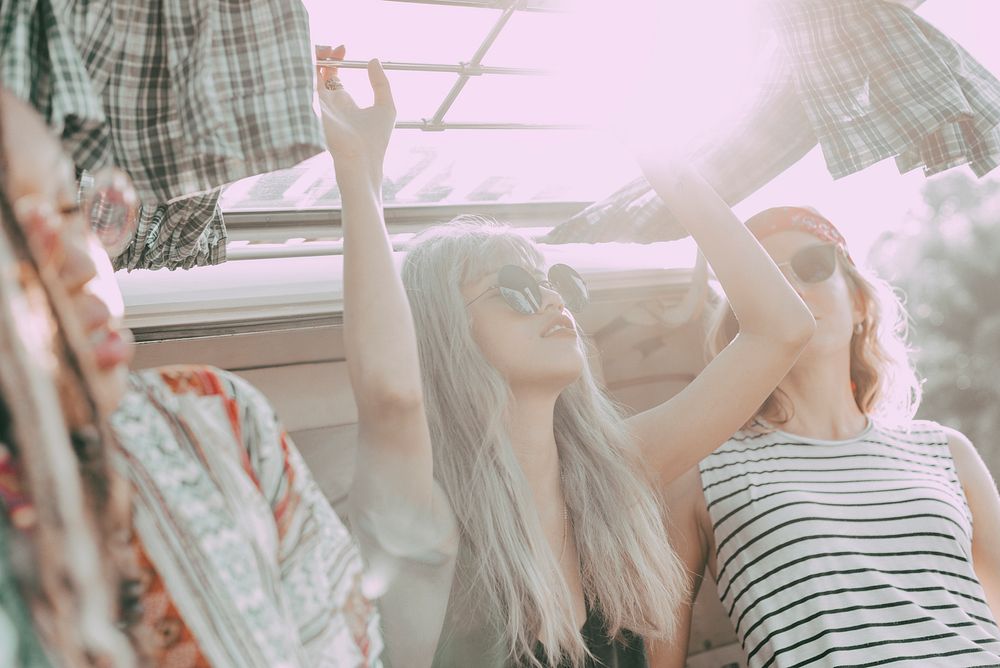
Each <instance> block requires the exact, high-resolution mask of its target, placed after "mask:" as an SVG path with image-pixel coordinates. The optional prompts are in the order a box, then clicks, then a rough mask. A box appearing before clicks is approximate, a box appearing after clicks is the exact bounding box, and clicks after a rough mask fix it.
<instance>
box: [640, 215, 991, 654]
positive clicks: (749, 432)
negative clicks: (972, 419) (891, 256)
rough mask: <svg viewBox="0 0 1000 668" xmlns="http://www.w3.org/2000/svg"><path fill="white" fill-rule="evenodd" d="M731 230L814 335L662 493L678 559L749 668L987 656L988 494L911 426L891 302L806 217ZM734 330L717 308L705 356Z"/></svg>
mask: <svg viewBox="0 0 1000 668" xmlns="http://www.w3.org/2000/svg"><path fill="white" fill-rule="evenodd" d="M747 227H748V228H749V229H750V231H751V232H752V233H753V234H754V235H755V236H756V237H757V238H758V239H759V240H760V242H761V244H762V245H763V246H764V248H765V249H766V250H767V251H768V252H769V253H770V254H771V257H772V258H774V261H775V262H776V263H777V264H778V266H779V267H780V268H781V269H782V270H783V271H784V272H785V275H786V276H787V277H788V279H789V281H790V282H791V283H792V285H793V286H795V288H796V290H797V291H798V293H799V295H800V296H801V297H802V299H803V300H804V301H805V302H806V304H807V305H808V306H809V308H810V310H811V311H812V313H813V316H814V317H815V318H816V323H817V328H816V334H815V335H814V336H813V339H812V341H811V342H810V343H809V345H808V346H807V347H806V348H805V350H804V351H803V352H802V354H801V355H800V356H799V359H798V361H797V362H796V363H795V365H794V366H793V367H792V369H791V371H789V372H788V375H787V376H785V378H784V380H782V381H781V383H780V384H779V385H778V388H777V389H776V390H775V391H774V392H773V393H772V394H771V396H769V397H768V398H767V400H766V401H764V402H763V404H762V405H761V407H760V408H759V410H757V412H756V415H755V416H754V418H753V419H752V420H751V421H750V422H749V423H748V424H747V425H745V427H744V429H743V430H742V431H740V432H738V433H737V434H736V435H734V436H733V437H732V438H730V439H729V440H728V441H727V442H726V443H725V444H724V445H723V446H722V447H721V448H719V449H718V450H717V451H715V452H714V453H713V454H711V455H709V456H708V457H706V458H705V459H704V460H702V461H701V463H700V464H699V466H697V467H695V468H693V469H692V470H691V471H689V472H688V473H686V474H685V475H683V476H681V477H680V478H679V479H678V480H677V481H675V482H674V483H673V484H672V485H670V487H669V493H668V502H669V504H670V507H671V509H672V510H673V519H674V524H673V527H672V533H673V536H674V539H675V544H676V546H677V549H678V551H679V552H680V553H681V554H682V557H683V559H684V560H685V562H686V563H687V565H688V568H689V570H691V571H692V572H694V573H696V574H697V575H698V579H700V577H701V575H702V574H703V573H704V570H705V567H706V566H707V567H708V570H709V572H710V573H711V574H712V576H713V578H714V579H715V580H716V582H717V583H718V590H719V591H718V593H719V597H720V599H721V601H722V603H723V606H724V607H725V609H726V611H727V613H728V614H729V617H730V619H731V621H732V624H733V627H734V628H735V630H736V635H737V637H738V638H739V640H740V642H741V643H742V645H743V648H744V650H745V652H746V655H747V659H748V663H749V665H750V666H753V667H755V668H771V667H783V666H834V665H837V666H842V665H857V666H862V665H863V666H876V665H893V666H921V667H924V666H949V667H958V666H984V665H991V666H993V665H1000V631H998V629H997V624H996V621H995V619H996V615H995V611H996V610H998V609H1000V608H998V607H997V606H1000V500H998V497H997V491H996V487H995V485H994V483H993V481H992V479H991V478H990V475H989V472H988V471H987V469H986V467H985V466H984V464H983V462H982V460H981V459H980V457H979V455H978V454H977V453H976V451H975V449H974V448H973V446H972V444H971V443H970V442H969V441H968V439H966V438H965V436H963V435H962V434H960V433H958V432H956V431H954V430H952V429H948V428H946V427H942V426H940V425H938V424H935V423H933V422H928V421H923V420H914V419H913V414H914V413H915V412H916V409H917V405H918V403H919V399H920V385H919V382H918V380H917V377H916V375H915V373H914V369H913V367H912V365H911V362H910V359H909V354H908V353H909V351H908V349H907V346H906V343H905V334H906V323H907V319H906V314H905V312H904V310H903V308H902V305H901V304H900V302H899V300H898V298H897V297H896V296H895V295H894V294H893V292H892V290H891V289H890V288H889V286H888V285H886V284H885V283H884V282H882V281H880V280H878V279H877V278H875V277H874V276H872V275H870V274H869V273H867V272H866V271H864V270H862V269H861V268H859V267H857V266H856V265H855V263H854V261H853V260H852V259H851V256H850V254H849V253H848V250H847V245H846V243H845V241H844V238H843V236H841V234H840V232H839V231H838V230H837V229H836V228H835V227H834V226H833V224H831V223H830V221H828V220H827V219H826V218H824V217H823V216H821V215H819V214H818V213H817V212H815V211H813V210H811V209H805V208H799V207H780V208H774V209H768V210H766V211H764V212H762V213H760V214H758V215H756V216H754V217H753V218H751V219H750V220H749V221H748V222H747ZM739 331H740V328H739V325H738V324H737V323H736V322H735V320H734V319H733V317H732V312H731V309H730V308H729V306H728V304H725V303H723V304H722V308H721V309H720V310H719V313H718V316H717V318H716V319H715V323H714V327H713V329H712V332H711V333H710V338H709V346H710V352H716V351H718V350H719V349H720V348H721V347H722V346H724V345H725V344H726V343H727V342H728V341H730V340H732V338H733V337H734V336H735V335H736V334H737V332H739ZM684 619H685V621H686V624H685V626H687V625H689V624H690V608H688V610H687V613H686V615H685V616H684ZM684 650H685V648H684V647H683V643H681V644H674V645H670V646H667V645H663V646H661V647H659V648H657V649H656V651H655V652H654V655H655V660H654V662H653V663H654V665H657V666H674V665H683V661H684Z"/></svg>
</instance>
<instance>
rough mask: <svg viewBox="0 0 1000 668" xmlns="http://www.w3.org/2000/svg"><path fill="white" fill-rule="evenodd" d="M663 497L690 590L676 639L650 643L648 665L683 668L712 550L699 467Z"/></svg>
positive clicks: (668, 488) (679, 615) (667, 489)
mask: <svg viewBox="0 0 1000 668" xmlns="http://www.w3.org/2000/svg"><path fill="white" fill-rule="evenodd" d="M664 498H665V503H666V507H667V533H668V534H669V536H670V544H671V545H672V546H673V548H674V551H675V552H677V556H679V557H680V558H681V562H682V563H683V564H684V567H685V569H686V570H687V571H688V574H689V576H690V585H691V591H690V592H689V596H688V598H687V599H686V600H685V601H684V603H683V604H682V605H681V606H680V608H679V609H678V610H677V629H676V631H675V633H674V637H673V638H672V639H671V640H669V641H666V642H663V641H653V642H650V644H649V658H650V662H649V665H650V668H683V666H684V665H685V663H686V661H687V653H688V640H689V638H690V636H691V611H692V609H693V607H694V600H695V598H696V597H697V596H698V589H699V588H700V587H701V582H702V578H703V577H704V575H705V565H706V563H707V561H708V550H709V544H708V540H707V536H706V533H705V528H704V527H703V526H702V522H701V515H702V513H701V512H699V508H700V506H704V505H705V501H704V499H705V496H704V493H703V492H702V490H701V476H700V474H699V472H698V467H697V466H693V467H691V469H689V470H688V471H687V472H686V473H684V474H683V475H681V476H680V477H679V478H677V479H676V480H674V481H673V482H671V483H670V484H669V485H666V487H665V490H664ZM699 504H700V506H699Z"/></svg>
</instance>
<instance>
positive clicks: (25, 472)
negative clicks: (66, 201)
mask: <svg viewBox="0 0 1000 668" xmlns="http://www.w3.org/2000/svg"><path fill="white" fill-rule="evenodd" d="M3 106H4V105H3V95H2V94H0V231H2V233H0V272H2V274H0V444H2V445H4V446H6V449H7V450H8V452H9V454H10V456H11V458H12V459H13V461H14V462H15V470H16V472H17V478H18V480H19V483H20V485H19V487H20V489H21V491H22V493H23V495H24V497H26V499H27V500H28V502H29V503H30V504H31V507H32V509H33V511H34V512H33V514H32V517H31V519H29V520H25V521H21V522H18V523H14V524H13V525H12V526H11V531H10V532H9V533H10V539H11V540H10V543H11V548H10V551H11V553H10V555H8V556H9V557H10V561H11V564H12V569H13V570H14V575H15V578H16V579H17V582H18V586H19V589H20V590H21V593H22V596H23V597H24V599H25V601H26V602H27V603H28V605H29V607H30V609H31V615H32V618H33V622H34V625H35V628H36V629H37V631H38V634H39V636H40V637H41V639H42V642H43V643H44V644H45V646H46V647H47V649H48V650H49V651H50V652H51V653H52V655H53V657H54V658H56V659H57V661H58V662H59V664H60V665H65V666H72V667H74V668H76V667H77V666H79V667H81V668H89V667H95V668H96V667H97V666H100V667H101V668H119V667H121V666H134V665H135V664H136V661H137V659H136V657H137V656H142V655H143V652H140V651H137V650H138V649H140V648H139V642H138V640H137V638H136V636H135V635H134V634H132V633H129V632H128V631H129V629H130V628H131V627H132V625H134V624H135V623H136V622H137V621H138V617H139V607H138V579H137V578H135V577H131V576H134V574H135V567H134V557H133V555H132V550H131V546H130V544H129V540H130V527H131V518H130V513H129V510H130V506H129V499H128V490H127V485H126V483H125V481H124V480H123V479H122V478H121V477H120V476H118V475H117V474H116V473H115V471H114V469H113V467H112V463H111V461H110V453H111V452H113V450H112V448H114V447H115V445H116V444H115V438H114V434H113V432H112V431H111V430H110V428H109V427H108V425H107V423H106V422H105V421H104V420H103V418H102V417H101V414H100V411H99V409H98V404H97V401H96V399H95V397H96V393H95V391H94V387H93V379H94V378H95V377H96V366H95V363H94V361H93V359H92V358H91V357H90V356H89V355H88V354H87V353H86V351H87V345H86V342H87V339H86V337H85V335H84V333H83V329H82V326H81V324H80V323H79V322H78V319H77V318H76V317H75V315H74V314H73V312H72V311H71V309H70V302H69V297H68V295H67V294H66V292H65V290H64V289H63V288H62V285H61V284H60V282H59V281H58V280H57V276H56V274H55V272H54V271H53V270H52V269H51V268H50V267H48V266H47V265H46V263H44V262H42V261H40V258H36V257H35V255H34V253H33V252H32V248H31V246H30V244H29V243H28V239H27V236H26V234H25V231H24V229H23V228H22V227H21V226H20V225H19V224H18V222H17V219H16V216H15V213H14V210H13V207H12V206H11V202H10V199H9V197H8V188H7V186H8V175H9V170H8V155H7V151H6V146H5V141H4V121H5V118H4V116H5V114H4V109H3ZM25 307H27V308H25ZM26 313H30V316H26V315H25V314H26ZM26 317H29V318H40V319H41V320H42V321H44V322H45V323H46V324H47V327H46V328H45V331H47V332H50V333H51V337H50V339H51V342H49V341H46V343H51V346H50V347H51V350H50V351H46V352H48V353H50V354H53V357H54V359H55V361H56V364H55V368H56V369H58V371H57V372H56V377H55V378H53V377H52V372H51V371H49V370H48V369H47V368H46V367H45V366H44V361H40V360H39V359H38V358H37V351H31V350H30V348H31V346H32V345H37V342H32V341H30V340H27V337H25V335H24V332H23V330H22V327H23V323H21V322H19V320H23V319H24V318H26ZM33 352H34V353H35V355H33V354H32V353H33ZM0 519H6V520H7V522H8V524H9V525H10V524H11V522H10V519H11V518H10V517H9V516H8V517H6V518H0ZM22 519H23V518H22ZM18 557H23V558H18ZM123 630H124V631H126V634H124V635H123Z"/></svg>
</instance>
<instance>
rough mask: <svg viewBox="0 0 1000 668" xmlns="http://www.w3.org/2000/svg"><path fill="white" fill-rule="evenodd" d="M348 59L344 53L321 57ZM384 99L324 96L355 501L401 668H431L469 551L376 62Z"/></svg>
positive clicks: (322, 91)
mask: <svg viewBox="0 0 1000 668" xmlns="http://www.w3.org/2000/svg"><path fill="white" fill-rule="evenodd" d="M320 55H321V56H325V57H333V58H338V59H339V58H343V55H344V53H343V50H342V49H337V50H336V51H334V52H332V53H327V54H320ZM368 74H369V78H370V80H371V83H372V88H373V90H374V94H375V102H374V105H373V106H372V107H368V108H365V109H359V108H358V107H357V105H355V104H354V101H353V100H352V99H351V97H350V95H349V94H348V93H347V92H346V91H345V90H343V89H339V90H332V91H331V90H328V89H327V88H326V87H325V85H324V81H325V80H327V79H329V78H330V77H331V76H335V75H336V73H335V71H331V68H326V69H325V71H324V69H323V68H321V71H320V73H319V77H318V82H319V97H320V105H321V109H322V113H323V129H324V132H325V135H326V140H327V145H328V147H329V149H330V153H331V154H332V155H333V160H334V167H335V169H336V174H337V185H338V187H339V188H340V192H341V200H342V204H341V207H342V226H343V234H344V348H345V350H346V354H347V368H348V374H349V376H350V379H351V387H352V388H353V391H354V397H355V400H356V402H357V405H358V455H357V465H356V468H355V473H354V480H353V483H352V487H351V495H350V505H351V516H352V522H353V523H354V525H355V533H356V535H357V536H358V542H359V544H360V545H361V548H362V553H363V555H364V556H365V559H366V561H367V562H368V570H369V575H372V576H375V580H377V581H378V584H380V585H381V588H383V589H384V591H383V592H380V593H382V597H383V598H382V605H381V608H382V620H383V628H384V631H385V640H386V647H387V651H388V654H389V657H390V659H391V660H392V661H393V664H394V665H408V666H418V667H419V666H429V665H430V663H431V660H432V658H433V654H434V649H435V647H436V645H437V638H438V636H439V634H440V632H441V625H442V622H443V619H444V614H445V610H446V607H447V601H448V594H449V592H450V589H451V576H452V573H453V569H454V556H455V554H456V552H457V534H456V529H455V521H454V516H453V515H452V513H451V510H450V508H449V507H448V504H447V501H446V499H445V497H444V495H443V494H442V493H441V491H440V489H439V488H438V487H437V486H436V485H435V483H434V478H433V458H432V453H431V441H430V434H429V431H428V426H427V417H426V414H425V412H424V402H423V391H422V387H421V378H420V366H419V358H418V355H417V341H416V332H415V330H414V325H413V317H412V314H411V312H410V304H409V300H408V299H407V297H406V292H405V290H404V289H403V285H402V282H401V280H400V278H399V274H398V272H397V270H396V266H395V263H394V261H393V254H392V246H391V244H390V242H389V237H388V234H387V232H386V229H385V221H384V219H383V215H382V196H381V182H382V161H383V158H384V155H385V150H386V147H387V145H388V141H389V135H390V133H391V131H392V127H393V124H394V121H395V115H396V114H395V108H394V105H393V101H392V95H391V92H390V90H389V82H388V80H387V79H386V76H385V73H384V72H383V71H382V68H381V66H380V65H379V64H378V63H377V62H375V61H373V62H372V63H369V66H368Z"/></svg>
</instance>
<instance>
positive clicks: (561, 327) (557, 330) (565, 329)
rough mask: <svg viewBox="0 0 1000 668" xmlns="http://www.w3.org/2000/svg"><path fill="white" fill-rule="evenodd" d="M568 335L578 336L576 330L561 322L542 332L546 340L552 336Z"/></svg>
mask: <svg viewBox="0 0 1000 668" xmlns="http://www.w3.org/2000/svg"><path fill="white" fill-rule="evenodd" d="M567 333H569V334H572V335H573V336H576V329H575V328H573V327H570V326H568V325H565V324H563V323H561V322H557V323H556V324H554V325H552V326H551V327H549V328H548V329H547V330H545V331H544V332H542V338H543V339H544V338H548V337H550V336H555V335H557V334H567Z"/></svg>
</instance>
